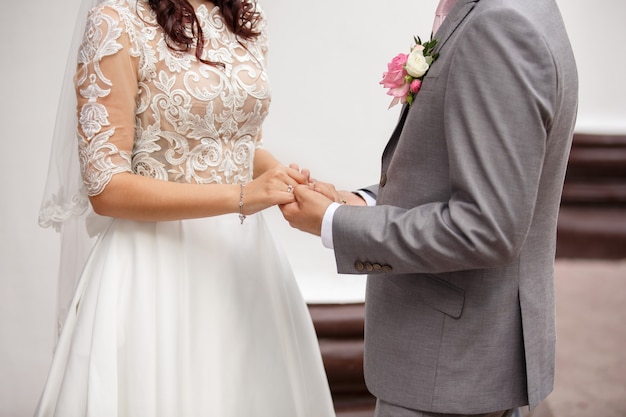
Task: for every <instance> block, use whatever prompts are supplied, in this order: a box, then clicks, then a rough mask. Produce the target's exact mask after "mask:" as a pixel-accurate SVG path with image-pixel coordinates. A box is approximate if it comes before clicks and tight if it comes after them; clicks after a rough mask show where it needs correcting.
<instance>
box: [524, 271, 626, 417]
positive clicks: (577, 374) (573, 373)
mask: <svg viewBox="0 0 626 417" xmlns="http://www.w3.org/2000/svg"><path fill="white" fill-rule="evenodd" d="M556 294H557V362H556V381H555V388H554V391H553V393H552V394H551V395H550V396H549V397H548V399H547V400H546V401H545V402H544V403H543V404H542V405H541V406H539V407H538V408H537V409H536V410H535V411H534V412H533V413H532V417H626V260H623V261H616V262H605V261H578V260H576V261H569V260H559V261H558V262H557V267H556ZM525 414H527V412H526V413H525Z"/></svg>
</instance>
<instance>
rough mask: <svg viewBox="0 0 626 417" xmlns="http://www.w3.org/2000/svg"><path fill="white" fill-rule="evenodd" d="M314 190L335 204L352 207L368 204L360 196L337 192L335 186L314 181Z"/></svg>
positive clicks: (344, 191)
mask: <svg viewBox="0 0 626 417" xmlns="http://www.w3.org/2000/svg"><path fill="white" fill-rule="evenodd" d="M312 186H313V190H315V191H317V192H318V193H320V194H322V195H324V196H325V197H326V198H328V199H330V200H332V201H334V202H335V203H341V204H349V205H352V206H365V205H367V203H366V202H365V200H363V199H362V198H361V197H360V196H359V195H357V194H355V193H353V192H351V191H346V190H337V189H336V188H335V186H334V185H333V184H330V183H327V182H323V181H313V184H312Z"/></svg>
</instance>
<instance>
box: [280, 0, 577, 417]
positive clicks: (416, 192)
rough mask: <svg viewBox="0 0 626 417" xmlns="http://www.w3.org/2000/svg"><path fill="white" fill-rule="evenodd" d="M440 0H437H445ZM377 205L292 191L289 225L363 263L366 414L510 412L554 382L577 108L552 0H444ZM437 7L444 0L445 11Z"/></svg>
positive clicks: (340, 256) (354, 267)
mask: <svg viewBox="0 0 626 417" xmlns="http://www.w3.org/2000/svg"><path fill="white" fill-rule="evenodd" d="M443 2H445V0H443ZM451 3H452V8H451V10H449V12H448V14H447V17H446V18H445V20H443V24H442V26H441V27H440V28H439V29H438V30H437V31H436V33H435V35H434V37H435V38H436V39H438V43H437V50H436V52H439V57H438V59H437V60H436V61H435V62H434V63H433V64H432V66H431V67H430V69H429V70H428V72H427V73H426V75H425V77H424V79H423V82H422V85H421V89H420V90H419V92H418V93H417V94H416V95H415V99H414V102H413V103H412V104H411V105H410V106H408V105H405V107H404V108H403V109H402V113H401V117H400V120H399V123H398V126H397V127H396V129H395V131H394V132H393V134H392V135H391V138H390V140H389V142H388V144H387V146H386V148H385V150H384V153H383V155H382V172H381V176H380V183H379V184H378V186H377V187H372V188H370V191H373V192H374V195H375V198H376V205H375V206H373V207H359V206H353V205H352V204H350V203H351V201H355V202H357V203H359V202H360V203H363V200H360V199H359V198H358V197H356V196H355V195H354V194H350V193H348V194H346V193H341V192H339V193H331V192H329V191H328V189H330V190H331V191H333V190H334V187H332V186H330V185H328V184H325V183H319V184H317V185H316V187H315V188H316V189H317V190H318V191H324V190H325V189H326V191H324V193H325V194H326V195H327V196H328V195H332V196H333V199H334V200H335V201H341V202H342V203H346V202H347V203H348V204H337V203H335V202H333V201H332V200H331V199H329V198H327V197H326V196H325V195H324V194H322V193H317V192H315V191H313V190H311V187H307V186H298V187H297V188H296V189H295V190H294V192H295V196H296V198H297V202H296V203H292V204H290V205H287V206H283V207H282V211H283V214H284V216H285V218H286V219H287V220H288V221H289V223H290V224H291V225H292V226H293V227H296V228H298V229H301V230H304V231H307V232H309V233H313V234H316V235H322V239H323V242H324V244H325V245H326V246H328V247H331V248H334V252H335V257H336V262H337V269H338V271H339V272H340V273H345V274H368V275H369V277H368V280H367V294H366V317H365V378H366V382H367V385H368V388H369V389H370V391H371V392H372V393H373V394H374V395H375V396H376V397H377V399H378V401H377V407H376V416H378V417H401V416H407V417H408V416H411V417H415V416H441V415H442V414H443V415H448V414H454V415H455V416H456V415H462V416H470V415H481V416H482V415H488V416H507V415H509V414H510V413H511V410H513V409H515V408H517V407H520V406H523V405H526V404H529V405H530V407H531V408H532V407H536V406H537V405H538V404H539V403H540V402H541V401H542V400H543V399H544V398H545V397H546V396H547V395H548V394H549V393H550V392H551V390H552V387H553V374H554V353H555V326H554V311H555V305H554V282H553V264H554V254H555V236H556V223H557V214H558V209H559V200H560V196H561V189H562V186H563V179H564V175H565V168H566V163H567V159H568V153H569V148H570V144H571V138H572V133H573V128H574V121H575V115H576V107H577V88H578V85H577V73H576V66H575V62H574V57H573V54H572V50H571V47H570V44H569V41H568V37H567V34H566V31H565V28H564V25H563V22H562V19H561V15H560V12H559V10H558V8H557V5H556V2H555V0H456V1H454V0H452V2H451ZM444 6H445V5H442V8H444Z"/></svg>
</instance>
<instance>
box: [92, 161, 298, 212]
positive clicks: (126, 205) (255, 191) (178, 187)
mask: <svg viewBox="0 0 626 417" xmlns="http://www.w3.org/2000/svg"><path fill="white" fill-rule="evenodd" d="M304 180H305V179H304V177H303V176H302V174H300V173H298V172H297V171H295V170H293V169H290V168H287V167H284V166H282V165H277V166H275V167H274V168H272V169H269V170H267V171H266V172H264V173H263V174H262V175H261V176H259V177H258V178H256V179H255V180H253V181H252V182H250V183H248V184H247V185H246V186H245V187H244V194H243V202H244V206H243V212H244V214H246V215H248V214H252V213H256V212H257V211H260V210H263V209H265V208H267V207H270V206H272V205H275V204H285V203H290V202H293V201H294V197H293V194H292V193H290V192H288V191H287V187H288V186H289V185H292V186H294V187H295V186H296V185H297V183H298V182H303V181H304ZM240 191H241V186H240V185H238V184H184V183H175V182H169V181H162V180H157V179H154V178H149V177H143V176H141V175H136V174H132V173H130V172H121V173H118V174H115V175H114V176H113V177H112V178H111V180H110V181H109V183H108V184H107V186H106V187H105V189H104V190H103V191H102V192H101V193H100V194H97V195H94V196H91V197H89V199H90V201H91V204H92V206H93V208H94V211H95V212H96V213H98V214H101V215H104V216H110V217H121V218H127V219H134V220H146V221H167V220H178V219H189V218H198V217H208V216H217V215H221V214H226V213H238V212H239V194H240Z"/></svg>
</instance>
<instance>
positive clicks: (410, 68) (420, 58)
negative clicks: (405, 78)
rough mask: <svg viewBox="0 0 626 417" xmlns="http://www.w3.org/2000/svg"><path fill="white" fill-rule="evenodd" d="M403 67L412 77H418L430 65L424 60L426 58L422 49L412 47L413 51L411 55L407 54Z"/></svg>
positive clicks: (424, 72)
mask: <svg viewBox="0 0 626 417" xmlns="http://www.w3.org/2000/svg"><path fill="white" fill-rule="evenodd" d="M404 68H405V69H406V72H407V73H408V74H409V75H410V76H411V77H413V78H420V77H422V76H423V75H424V74H426V71H428V68H430V65H428V62H426V58H425V57H424V49H423V48H419V47H416V48H413V51H412V52H411V55H409V59H408V60H407V61H406V64H405V66H404Z"/></svg>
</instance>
